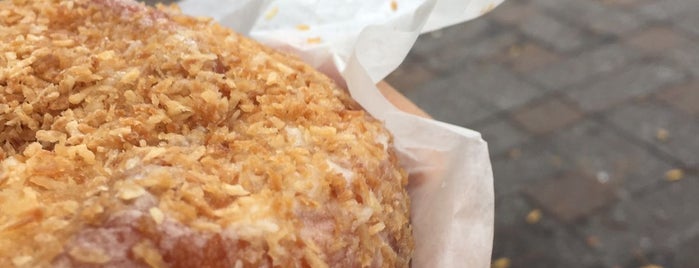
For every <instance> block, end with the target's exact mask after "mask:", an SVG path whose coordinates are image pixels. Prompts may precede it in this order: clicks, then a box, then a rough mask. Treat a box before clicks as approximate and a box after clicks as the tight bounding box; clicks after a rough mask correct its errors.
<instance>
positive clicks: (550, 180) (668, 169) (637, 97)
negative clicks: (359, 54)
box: [147, 0, 699, 268]
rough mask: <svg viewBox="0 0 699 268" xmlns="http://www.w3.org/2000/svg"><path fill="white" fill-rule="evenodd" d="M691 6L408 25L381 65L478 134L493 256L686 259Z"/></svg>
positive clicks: (646, 265) (572, 3)
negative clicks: (491, 212) (485, 155)
mask: <svg viewBox="0 0 699 268" xmlns="http://www.w3.org/2000/svg"><path fill="white" fill-rule="evenodd" d="M147 2H156V1H147ZM166 2H167V1H166ZM170 2H172V1H170ZM697 14H699V1H697V0H509V1H507V2H506V3H505V4H503V5H502V6H500V7H498V8H496V9H495V10H494V11H493V12H492V13H490V14H488V15H486V16H484V17H481V18H478V19H476V20H474V21H471V22H468V23H464V24H460V25H457V26H453V27H450V28H447V29H443V30H440V31H437V32H434V33H430V34H427V35H424V36H422V37H421V38H420V39H419V40H418V42H417V44H416V46H415V48H414V49H413V51H412V52H411V53H410V55H409V57H408V59H407V60H406V61H405V62H404V63H403V65H402V66H401V67H400V68H399V69H398V70H397V71H396V72H394V73H393V74H392V75H391V76H390V77H389V78H388V79H387V80H388V81H389V82H390V83H391V84H392V85H393V86H395V87H396V88H398V89H399V90H400V91H402V92H403V93H404V94H405V95H406V96H408V97H409V98H410V99H412V100H413V101H414V102H415V103H417V104H418V106H420V107H422V108H424V109H425V110H426V111H427V112H428V113H430V114H432V115H433V116H434V117H435V118H437V119H440V120H443V121H446V122H450V123H453V124H457V125H460V126H464V127H467V128H471V129H475V130H478V131H480V132H481V133H482V134H483V136H484V138H485V140H486V141H488V143H489V148H490V154H491V159H492V164H493V170H494V174H495V195H496V208H495V210H496V215H495V244H494V249H493V267H496V268H507V267H643V268H658V267H699V180H698V179H699V178H698V176H697V170H698V168H699V15H697Z"/></svg>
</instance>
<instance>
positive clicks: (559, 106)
mask: <svg viewBox="0 0 699 268" xmlns="http://www.w3.org/2000/svg"><path fill="white" fill-rule="evenodd" d="M512 117H513V118H514V119H515V121H517V122H518V123H519V124H520V125H522V126H523V127H524V128H525V129H526V130H528V131H529V132H531V133H534V134H544V133H549V132H552V131H555V130H559V129H561V128H563V127H565V126H567V125H569V124H571V123H573V122H575V121H576V120H578V119H580V118H581V117H582V112H580V111H578V109H576V108H575V107H572V106H571V105H569V104H566V103H565V102H563V101H561V99H560V98H558V97H553V98H547V99H545V100H543V101H540V102H535V103H532V104H529V105H527V106H525V107H523V108H522V109H518V110H515V111H514V112H512Z"/></svg>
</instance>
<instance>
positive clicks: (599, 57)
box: [533, 43, 641, 90]
mask: <svg viewBox="0 0 699 268" xmlns="http://www.w3.org/2000/svg"><path fill="white" fill-rule="evenodd" d="M640 56H641V54H639V53H638V52H637V51H636V50H635V49H632V48H629V47H628V46H624V45H622V44H619V43H612V44H605V45H602V46H599V47H591V48H587V49H586V50H585V51H584V52H582V53H580V54H578V55H574V56H569V57H568V58H566V59H564V60H562V61H561V62H560V63H557V64H552V65H551V66H549V67H547V68H543V69H542V70H539V71H536V72H534V73H533V78H534V79H535V80H536V81H538V82H539V83H541V84H543V85H545V86H546V89H548V90H563V89H567V88H569V87H570V86H572V85H575V84H580V83H584V82H589V81H594V79H595V78H596V77H595V76H598V75H601V74H605V73H609V72H611V71H613V70H616V69H619V68H622V67H625V66H627V65H628V64H630V63H631V62H634V61H635V60H636V59H638V58H639V57H640Z"/></svg>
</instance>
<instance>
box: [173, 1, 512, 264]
mask: <svg viewBox="0 0 699 268" xmlns="http://www.w3.org/2000/svg"><path fill="white" fill-rule="evenodd" d="M502 1H503V0H333V1H329V0H325V1H321V0H185V1H184V2H181V3H180V6H181V7H182V9H183V11H184V12H185V13H189V14H192V15H197V16H207V17H213V18H215V19H216V20H218V21H219V22H220V23H222V24H223V25H226V26H229V27H232V28H233V29H235V30H237V31H238V32H241V33H244V34H247V35H249V36H251V37H253V38H255V39H257V40H258V41H261V42H262V43H265V44H266V45H269V46H272V47H276V48H278V49H281V50H285V51H290V52H292V53H295V54H297V55H299V56H301V57H302V58H303V59H304V60H305V61H306V62H308V63H309V64H311V65H312V66H314V67H316V68H318V69H319V70H321V71H323V72H324V73H326V74H328V75H329V76H331V77H332V78H334V79H335V80H336V81H338V83H340V84H341V85H344V86H347V88H348V89H349V91H350V93H351V94H352V97H353V98H355V99H356V100H357V101H358V102H359V103H360V104H361V105H362V106H363V107H364V108H365V109H366V110H367V111H368V112H369V113H371V114H372V115H373V116H374V117H376V118H378V119H379V120H382V121H384V122H385V124H386V127H387V128H388V129H389V130H390V131H391V132H392V133H393V135H394V136H395V146H396V149H397V150H398V151H399V154H400V156H401V161H402V164H403V165H404V166H405V168H406V169H407V170H408V172H409V173H410V180H411V182H410V186H409V192H410V196H411V199H412V211H411V212H412V223H413V226H414V234H415V246H416V250H415V256H414V259H413V262H412V265H413V267H482V268H485V267H489V266H490V254H491V250H492V241H493V200H494V197H493V196H494V195H493V175H492V171H491V166H490V158H489V156H488V149H487V145H486V143H485V142H484V141H483V140H482V139H481V136H480V134H479V133H477V132H474V131H472V130H469V129H465V128H461V127H458V126H454V125H450V124H446V123H443V122H438V121H435V120H430V119H425V118H420V117H417V116H414V115H410V114H406V113H404V112H401V111H399V110H398V109H397V108H395V107H394V106H393V105H392V104H391V103H389V102H388V101H387V100H386V99H385V98H384V97H383V96H382V95H381V94H380V93H379V91H378V90H377V88H376V86H375V85H376V83H377V82H378V81H380V80H382V79H383V78H384V77H386V76H387V75H388V74H389V73H390V72H392V71H393V70H395V69H396V68H397V67H398V65H399V64H400V63H401V62H402V61H403V60H404V59H405V56H406V55H407V54H408V51H409V50H410V48H411V47H412V46H413V44H414V43H415V40H416V39H417V36H418V35H419V34H420V33H424V32H428V31H432V30H435V29H439V28H442V27H445V26H449V25H451V24H455V23H460V22H463V21H467V20H470V19H472V18H475V17H478V16H480V15H482V14H483V13H485V12H488V11H490V10H491V9H493V8H494V7H495V6H497V5H498V4H500V3H501V2H502ZM464 86H467V85H464Z"/></svg>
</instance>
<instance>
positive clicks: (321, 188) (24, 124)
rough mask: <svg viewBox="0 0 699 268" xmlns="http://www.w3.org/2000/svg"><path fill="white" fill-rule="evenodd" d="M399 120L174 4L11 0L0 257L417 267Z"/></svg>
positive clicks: (0, 85) (3, 69) (1, 122)
mask: <svg viewBox="0 0 699 268" xmlns="http://www.w3.org/2000/svg"><path fill="white" fill-rule="evenodd" d="M390 137H391V136H390V134H389V133H388V132H387V131H386V130H385V129H384V127H383V126H382V124H381V123H380V122H378V121H376V120H374V119H372V118H371V117H370V116H368V115H367V114H366V113H365V112H364V111H363V110H362V109H361V107H359V105H357V104H356V103H355V102H354V101H353V100H352V99H351V98H350V97H349V96H348V95H347V94H346V93H345V92H344V91H343V90H342V89H340V88H338V87H337V86H336V85H335V84H334V83H333V82H332V81H331V80H330V79H328V78H327V77H325V76H323V75H321V74H320V73H318V72H317V71H315V70H313V69H312V68H310V67H309V66H307V65H305V64H303V63H302V62H301V61H299V60H298V59H296V58H294V57H291V56H288V55H285V54H281V53H279V52H276V51H274V50H271V49H269V48H266V47H263V46H261V45H259V44H257V43H255V42H253V41H251V40H249V39H247V38H244V37H242V36H240V35H238V34H236V33H233V32H231V31H230V30H227V29H225V28H223V27H221V26H219V25H217V24H215V23H213V22H211V21H210V20H208V19H202V18H191V17H188V16H184V15H181V14H180V13H179V11H177V10H176V8H174V7H172V8H166V7H163V6H161V7H159V9H152V8H149V7H146V6H145V5H143V4H138V3H136V2H133V1H127V0H63V1H58V0H35V1H28V0H13V1H0V267H15V266H16V267H47V266H53V267H71V266H86V267H92V266H110V267H167V266H171V267H271V266H294V267H296V266H311V267H327V266H332V267H359V266H362V267H369V266H382V267H407V266H408V263H409V260H410V256H411V254H412V243H413V242H412V236H411V227H410V224H409V213H408V208H409V200H408V197H407V194H406V192H405V189H404V187H405V185H406V184H407V176H406V174H405V172H404V171H403V170H402V169H401V168H400V167H399V166H398V163H397V158H396V156H395V154H394V152H393V150H392V149H391V147H392V145H391V143H392V141H391V138H390ZM387 148H388V149H387Z"/></svg>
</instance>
